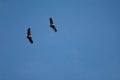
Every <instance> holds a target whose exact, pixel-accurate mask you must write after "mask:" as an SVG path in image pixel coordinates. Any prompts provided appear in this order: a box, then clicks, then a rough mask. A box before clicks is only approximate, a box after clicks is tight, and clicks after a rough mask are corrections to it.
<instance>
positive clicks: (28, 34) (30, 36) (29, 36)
mask: <svg viewBox="0 0 120 80" xmlns="http://www.w3.org/2000/svg"><path fill="white" fill-rule="evenodd" d="M27 38H28V40H29V41H30V43H33V40H32V35H31V30H30V28H28V30H27Z"/></svg>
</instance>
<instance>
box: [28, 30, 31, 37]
mask: <svg viewBox="0 0 120 80" xmlns="http://www.w3.org/2000/svg"><path fill="white" fill-rule="evenodd" d="M27 35H28V36H29V35H31V31H30V28H28V30H27Z"/></svg>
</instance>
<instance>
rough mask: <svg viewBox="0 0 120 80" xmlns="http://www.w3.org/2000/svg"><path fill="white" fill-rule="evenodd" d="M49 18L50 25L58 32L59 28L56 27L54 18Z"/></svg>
mask: <svg viewBox="0 0 120 80" xmlns="http://www.w3.org/2000/svg"><path fill="white" fill-rule="evenodd" d="M49 20H50V27H51V28H52V29H53V30H54V31H55V32H57V29H56V26H55V24H54V22H53V19H52V18H50V19H49Z"/></svg>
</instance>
